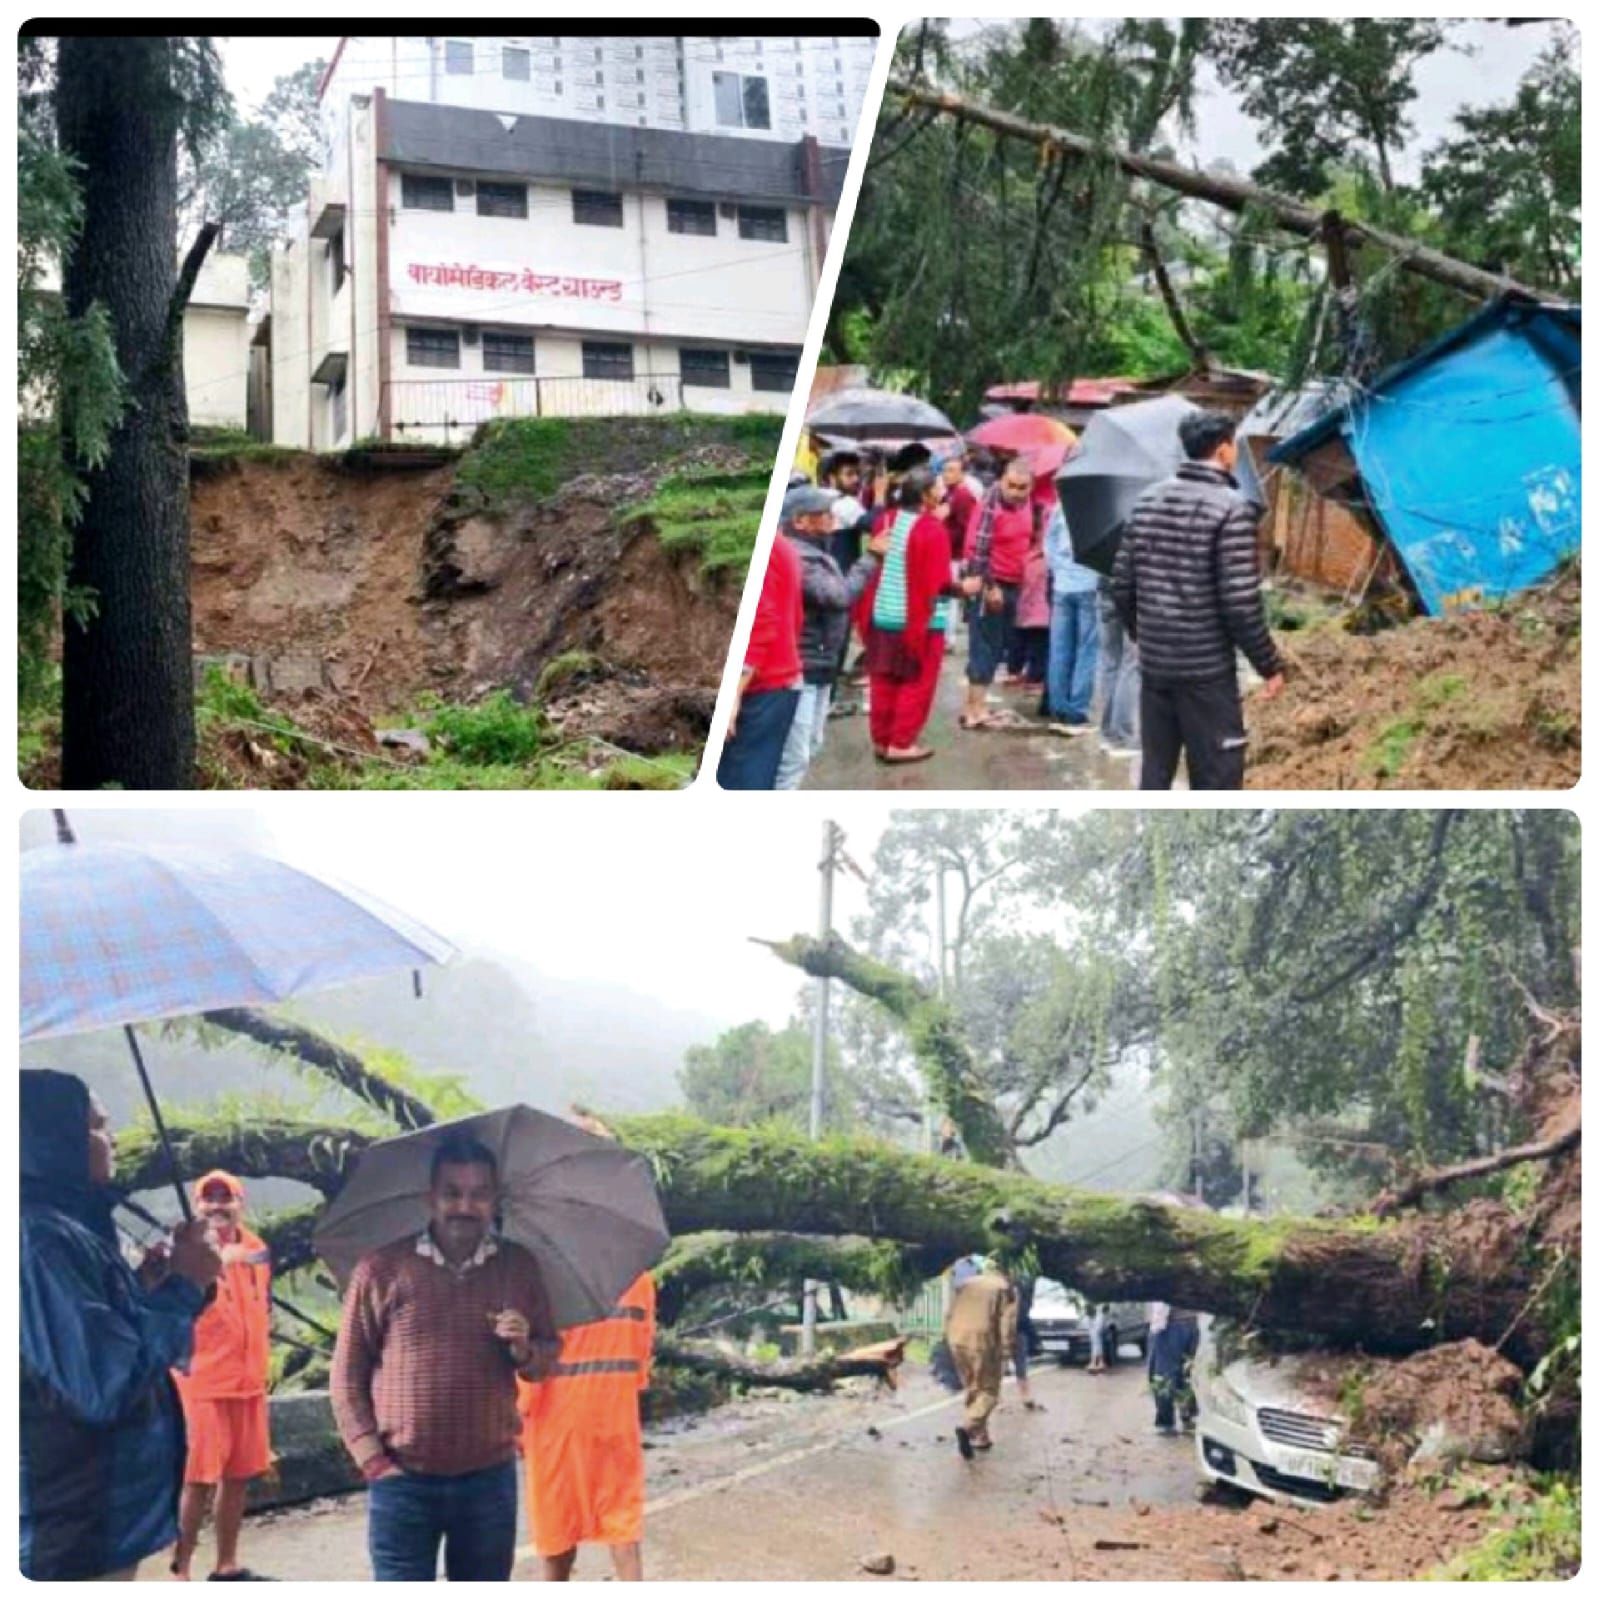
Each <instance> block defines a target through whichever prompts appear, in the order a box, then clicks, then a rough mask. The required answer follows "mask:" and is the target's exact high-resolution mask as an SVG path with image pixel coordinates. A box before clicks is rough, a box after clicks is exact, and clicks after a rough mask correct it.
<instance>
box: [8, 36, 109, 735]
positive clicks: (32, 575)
mask: <svg viewBox="0 0 1599 1599" xmlns="http://www.w3.org/2000/svg"><path fill="white" fill-rule="evenodd" d="M47 74H48V62H47V58H46V55H45V53H44V47H43V42H42V41H40V40H38V39H24V40H23V41H22V44H21V55H20V58H19V83H18V89H19V96H20V98H19V102H18V104H19V115H18V127H17V692H18V704H19V707H20V708H21V709H22V710H23V711H24V712H26V711H28V710H30V709H34V708H37V707H38V706H40V705H41V704H42V703H43V702H44V701H45V700H46V698H47V696H48V695H49V694H50V690H51V685H52V683H53V679H54V668H53V666H52V664H51V658H50V657H51V644H52V641H53V640H54V638H55V635H56V631H57V628H58V627H59V626H60V624H61V621H62V617H63V614H65V616H66V617H67V618H68V619H69V620H72V621H77V622H86V621H88V620H89V619H90V618H92V617H93V615H94V608H95V597H94V595H93V594H91V593H89V592H87V591H86V590H83V589H73V588H70V587H69V586H68V583H67V572H68V568H69V564H70V560H71V549H72V529H73V526H74V525H75V524H76V522H77V521H78V519H79V517H80V516H81V515H82V514H83V507H84V482H83V479H84V474H85V473H86V472H89V471H92V470H93V469H94V468H95V467H96V466H98V465H100V463H101V462H103V461H104V460H105V458H106V454H107V452H108V450H109V449H110V445H111V437H112V434H113V433H114V432H115V430H116V426H117V423H118V420H119V419H120V417H121V415H122V408H123V404H124V392H125V391H124V384H123V379H122V373H121V369H120V368H119V367H118V364H117V357H116V347H115V338H114V330H113V329H112V327H111V324H110V320H109V318H108V316H107V315H106V312H105V309H104V307H102V306H100V305H98V304H96V305H93V306H90V307H89V308H88V310H87V311H86V312H85V313H84V314H83V315H82V316H77V317H73V316H69V315H68V314H67V310H66V307H65V305H64V304H63V303H62V298H61V294H60V292H59V290H58V289H57V288H54V287H47V286H46V280H47V277H49V276H51V275H55V276H56V279H57V281H59V267H60V264H61V262H62V261H64V260H66V259H67V258H68V257H69V256H70V254H71V252H72V249H73V246H74V243H75V242H76V240H77V237H78V234H79V232H80V230H81V228H82V224H83V206H82V200H81V198H80V195H79V192H78V185H77V179H76V175H75V172H74V163H73V162H72V161H71V160H69V159H68V158H67V157H66V156H64V155H63V154H62V153H61V151H60V150H58V149H57V148H56V145H55V140H54V137H53V134H52V129H51V126H50V112H49V100H48V96H47V95H46V94H45V92H44V85H45V83H46V81H47Z"/></svg>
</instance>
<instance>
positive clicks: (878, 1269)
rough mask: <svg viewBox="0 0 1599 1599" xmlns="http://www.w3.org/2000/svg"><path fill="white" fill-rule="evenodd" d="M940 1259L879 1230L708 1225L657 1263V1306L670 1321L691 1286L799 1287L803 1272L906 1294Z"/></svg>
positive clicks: (896, 1296) (895, 1296) (678, 1241)
mask: <svg viewBox="0 0 1599 1599" xmlns="http://www.w3.org/2000/svg"><path fill="white" fill-rule="evenodd" d="M945 1264H946V1263H945V1262H944V1261H942V1260H940V1259H938V1257H937V1256H936V1255H934V1254H933V1253H931V1252H930V1251H928V1250H922V1249H914V1248H905V1247H902V1246H901V1245H899V1244H895V1243H891V1242H889V1241H887V1240H886V1239H880V1238H816V1237H811V1236H808V1235H805V1234H802V1233H784V1232H739V1233H733V1232H714V1233H689V1234H687V1235H685V1236H683V1237H678V1238H674V1239H673V1240H672V1243H671V1247H670V1248H669V1249H668V1250H667V1252H666V1257H665V1259H663V1260H662V1261H661V1263H660V1265H659V1266H658V1267H657V1268H656V1270H655V1285H656V1293H657V1296H658V1298H657V1308H658V1310H659V1313H660V1317H661V1320H662V1321H664V1322H666V1323H667V1324H668V1325H670V1324H671V1323H672V1322H675V1321H676V1320H677V1319H678V1317H679V1316H680V1315H681V1313H682V1311H683V1308H684V1306H685V1305H687V1303H688V1301H689V1300H690V1299H691V1298H692V1297H693V1296H694V1295H695V1294H697V1293H704V1292H706V1291H708V1290H710V1289H715V1288H723V1289H731V1290H737V1289H739V1288H747V1289H765V1288H774V1287H776V1288H786V1287H788V1286H789V1285H791V1284H792V1285H794V1286H795V1287H797V1286H798V1285H799V1284H800V1283H802V1282H804V1281H805V1279H806V1278H812V1279H814V1280H815V1281H817V1282H825V1283H836V1284H838V1285H840V1286H841V1287H844V1288H850V1289H853V1290H855V1291H856V1292H857V1293H870V1294H877V1295H879V1296H881V1297H882V1298H885V1299H889V1300H900V1299H903V1298H905V1297H908V1296H909V1295H910V1293H911V1292H913V1291H914V1289H915V1288H916V1286H917V1285H918V1284H919V1283H922V1282H925V1281H926V1280H927V1278H929V1277H932V1276H934V1275H936V1274H937V1273H938V1271H939V1270H940V1269H941V1268H942V1267H943V1266H944V1265H945Z"/></svg>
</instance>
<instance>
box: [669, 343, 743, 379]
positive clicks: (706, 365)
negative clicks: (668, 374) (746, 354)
mask: <svg viewBox="0 0 1599 1599" xmlns="http://www.w3.org/2000/svg"><path fill="white" fill-rule="evenodd" d="M677 358H678V369H679V371H681V372H682V374H683V382H684V385H685V386H687V385H690V384H692V385H693V386H694V387H695V388H697V389H730V388H732V386H733V372H732V365H731V363H730V361H729V359H728V353H727V351H726V350H679V351H678V352H677Z"/></svg>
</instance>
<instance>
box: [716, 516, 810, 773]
mask: <svg viewBox="0 0 1599 1599" xmlns="http://www.w3.org/2000/svg"><path fill="white" fill-rule="evenodd" d="M804 625H805V598H804V580H803V576H802V572H801V568H800V557H799V551H798V550H796V549H795V548H794V546H793V545H792V544H791V543H789V541H788V539H787V537H786V536H785V535H784V534H783V533H782V532H781V531H779V533H778V535H777V537H776V538H774V539H773V540H772V555H771V559H770V560H769V561H768V562H767V563H766V576H765V578H764V579H763V580H762V582H761V597H760V599H759V600H758V601H757V602H756V606H755V623H754V626H752V627H751V629H750V641H749V645H748V647H747V648H746V649H745V651H744V664H743V666H742V667H741V668H740V670H739V675H738V687H737V689H736V691H735V693H734V698H733V709H732V712H731V713H730V715H729V716H728V718H727V739H726V742H725V743H724V744H723V745H722V758H721V760H720V761H719V762H718V763H717V766H716V781H717V783H718V785H719V786H720V787H722V788H731V789H762V788H776V787H777V769H778V765H779V763H780V762H781V761H782V759H783V745H784V743H785V742H786V741H787V739H788V730H789V727H790V726H791V725H792V723H793V721H794V712H795V711H796V710H797V709H798V707H799V698H800V684H801V683H802V682H803V680H804V678H803V670H802V667H801V664H800V648H799V640H800V630H801V628H803V627H804Z"/></svg>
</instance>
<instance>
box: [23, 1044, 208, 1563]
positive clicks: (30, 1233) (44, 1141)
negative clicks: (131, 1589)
mask: <svg viewBox="0 0 1599 1599" xmlns="http://www.w3.org/2000/svg"><path fill="white" fill-rule="evenodd" d="M20 1130H21V1165H22V1217H21V1220H22V1242H21V1266H22V1284H21V1286H22V1294H21V1315H20V1322H21V1328H20V1342H21V1405H20V1412H21V1416H20V1422H21V1425H20V1442H21V1454H22V1473H21V1496H20V1497H21V1522H22V1529H21V1547H22V1574H23V1575H24V1576H25V1577H29V1578H32V1579H33V1580H35V1581H63V1580H80V1581H81V1580H83V1579H86V1578H93V1577H103V1576H105V1575H107V1574H108V1573H111V1572H115V1571H120V1570H122V1569H123V1568H125V1567H127V1566H131V1565H134V1564H135V1563H136V1562H138V1561H140V1560H142V1559H143V1558H144V1557H145V1556H147V1555H152V1554H154V1553H155V1552H156V1551H157V1550H161V1549H165V1548H168V1547H170V1545H172V1544H173V1543H174V1542H176V1540H177V1536H178V1489H179V1485H180V1482H181V1479H182V1474H183V1460H184V1432H183V1416H182V1411H181V1410H180V1408H179V1405H178V1396H177V1393H176V1391H175V1390H174V1388H173V1385H172V1379H171V1377H170V1376H169V1375H168V1367H170V1366H177V1365H183V1364H185V1363H187V1361H188V1359H189V1352H190V1349H191V1347H192V1342H193V1336H194V1320H195V1317H196V1316H197V1315H199V1313H200V1309H201V1307H202V1305H203V1304H204V1302H205V1300H204V1296H203V1294H202V1293H201V1291H200V1290H199V1289H198V1288H197V1287H196V1286H195V1285H194V1284H193V1283H192V1282H190V1281H188V1279H187V1278H183V1277H178V1276H170V1277H168V1278H167V1279H166V1281H165V1282H163V1283H162V1284H161V1286H160V1287H159V1288H156V1289H154V1290H153V1291H151V1292H146V1291H145V1290H144V1289H143V1288H141V1287H140V1286H139V1281H138V1279H137V1278H136V1277H135V1276H134V1274H133V1272H132V1270H131V1269H130V1268H129V1267H128V1265H127V1263H126V1262H125V1261H124V1260H123V1258H122V1255H121V1252H120V1251H119V1249H118V1248H117V1241H116V1231H115V1229H114V1227H113V1225H112V1221H111V1206H110V1201H109V1199H108V1197H107V1196H106V1194H105V1192H104V1191H103V1190H101V1189H98V1188H96V1187H94V1186H93V1185H92V1184H91V1183H90V1181H89V1095H88V1090H87V1089H86V1088H85V1087H84V1085H83V1084H82V1083H81V1082H80V1081H79V1080H78V1079H77V1078H76V1077H72V1076H69V1075H68V1074H67V1073H65V1072H49V1071H25V1072H23V1073H22V1096H21V1129H20Z"/></svg>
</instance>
